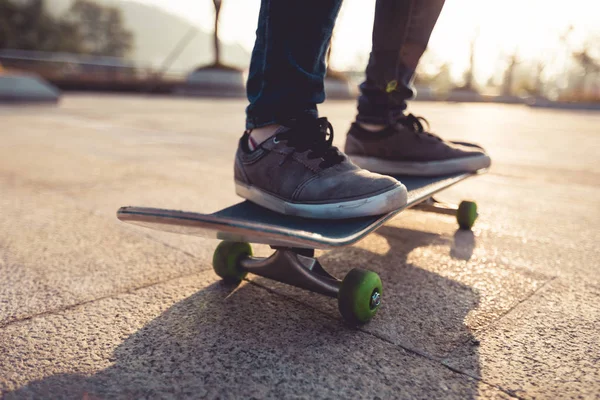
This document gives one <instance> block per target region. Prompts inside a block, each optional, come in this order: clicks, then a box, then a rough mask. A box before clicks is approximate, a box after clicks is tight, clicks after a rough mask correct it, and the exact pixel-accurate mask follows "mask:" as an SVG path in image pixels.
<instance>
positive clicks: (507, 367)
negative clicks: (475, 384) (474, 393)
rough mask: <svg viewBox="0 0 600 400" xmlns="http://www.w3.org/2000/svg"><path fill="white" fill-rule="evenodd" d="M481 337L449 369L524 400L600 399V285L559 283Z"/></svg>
mask: <svg viewBox="0 0 600 400" xmlns="http://www.w3.org/2000/svg"><path fill="white" fill-rule="evenodd" d="M475 336H476V339H477V341H475V342H473V343H469V344H466V345H464V346H462V347H461V348H460V349H458V350H457V351H456V352H455V353H453V354H452V355H451V356H450V357H448V359H447V360H446V361H445V362H446V364H447V365H450V366H451V367H452V368H455V369H457V370H460V371H463V372H465V373H467V374H469V375H471V376H476V377H480V378H482V379H484V380H485V381H486V382H490V383H493V384H495V385H499V386H501V387H503V388H504V389H506V390H508V391H510V392H511V393H513V394H515V395H517V396H519V397H522V398H548V399H549V398H558V397H560V398H586V399H593V398H596V399H597V398H599V397H600V385H598V382H600V368H599V366H600V288H599V287H597V286H592V285H587V284H585V283H580V284H579V285H576V286H574V285H565V284H564V282H561V280H559V279H557V280H554V281H553V282H551V283H550V284H549V285H547V286H546V287H544V288H543V289H542V290H540V291H539V292H538V293H536V295H535V296H533V297H532V298H531V299H529V301H528V302H527V303H523V304H521V305H519V306H518V307H516V308H515V309H514V310H513V311H512V312H511V313H510V314H508V315H506V316H505V317H504V318H502V319H501V320H500V321H498V322H497V323H496V324H495V325H494V326H492V327H490V328H489V329H487V330H485V331H483V332H481V333H476V334H475ZM474 355H477V359H478V360H477V362H473V360H474V358H473V357H474Z"/></svg>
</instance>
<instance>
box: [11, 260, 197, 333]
mask: <svg viewBox="0 0 600 400" xmlns="http://www.w3.org/2000/svg"><path fill="white" fill-rule="evenodd" d="M206 271H207V270H204V271H196V272H194V273H191V274H184V275H178V276H174V277H172V278H168V279H165V280H162V281H157V282H151V283H148V284H146V285H142V286H137V287H134V288H131V289H129V290H125V291H123V292H115V293H110V294H107V295H105V296H101V297H96V298H94V299H90V300H86V301H82V302H79V303H75V304H70V305H68V306H66V307H60V308H56V309H54V310H47V311H44V312H41V313H37V314H31V315H28V316H26V317H22V318H17V319H13V320H11V321H8V322H7V323H0V329H5V328H7V327H9V326H11V325H14V324H19V323H22V322H27V321H31V320H33V319H36V318H39V317H45V316H47V315H57V314H60V313H62V312H64V311H69V310H74V309H76V308H77V307H79V306H84V305H87V304H92V303H95V302H97V301H102V300H106V299H112V298H116V297H118V296H121V295H127V294H134V293H135V292H137V291H139V290H143V289H148V288H151V287H153V286H157V285H161V284H163V283H169V282H171V281H175V280H177V279H183V278H189V277H193V276H196V275H199V274H201V273H204V272H206Z"/></svg>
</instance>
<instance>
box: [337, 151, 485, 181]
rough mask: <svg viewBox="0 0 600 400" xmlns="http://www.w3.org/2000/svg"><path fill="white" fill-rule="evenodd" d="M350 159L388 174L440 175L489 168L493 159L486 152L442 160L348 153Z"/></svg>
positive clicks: (357, 163)
mask: <svg viewBox="0 0 600 400" xmlns="http://www.w3.org/2000/svg"><path fill="white" fill-rule="evenodd" d="M348 157H350V160H351V161H352V162H353V163H354V164H356V165H358V166H359V167H361V168H364V169H366V170H367V171H371V172H376V173H378V174H386V175H413V176H440V175H448V174H454V173H458V172H475V171H477V170H480V169H483V168H488V167H489V166H490V165H491V163H492V160H491V159H490V157H489V156H488V155H486V154H482V155H480V156H472V157H464V158H455V159H452V160H442V161H427V162H417V161H392V160H384V159H381V158H376V157H365V156H358V155H356V156H355V155H348Z"/></svg>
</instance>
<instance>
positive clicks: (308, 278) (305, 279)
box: [240, 247, 341, 298]
mask: <svg viewBox="0 0 600 400" xmlns="http://www.w3.org/2000/svg"><path fill="white" fill-rule="evenodd" d="M274 249H275V253H273V254H272V255H271V256H269V257H266V258H265V257H260V258H256V257H247V258H243V259H241V260H240V266H241V267H242V269H244V270H245V271H247V272H251V273H253V274H254V275H258V276H262V277H265V278H269V279H272V280H275V281H278V282H282V283H286V284H288V285H292V286H296V287H299V288H302V289H306V290H310V291H311V292H316V293H320V294H324V295H325V296H329V297H334V298H336V297H337V296H338V292H339V291H340V284H341V281H340V280H339V279H336V278H334V277H333V276H331V275H330V274H329V273H328V272H327V271H325V269H324V268H323V267H322V266H321V264H320V263H319V261H318V260H317V259H316V258H314V257H313V256H312V255H310V256H307V255H303V254H302V252H303V251H305V249H295V248H285V247H274ZM298 250H303V251H298ZM309 251H310V250H309ZM310 252H311V253H313V254H314V251H310Z"/></svg>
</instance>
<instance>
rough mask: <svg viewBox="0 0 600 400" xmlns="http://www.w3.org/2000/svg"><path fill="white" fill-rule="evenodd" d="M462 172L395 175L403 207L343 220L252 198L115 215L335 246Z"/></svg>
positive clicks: (194, 231) (192, 229) (206, 232)
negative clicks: (204, 208)
mask: <svg viewBox="0 0 600 400" xmlns="http://www.w3.org/2000/svg"><path fill="white" fill-rule="evenodd" d="M484 172H485V170H482V171H478V172H475V173H459V174H453V175H448V176H443V177H414V176H412V177H408V176H396V178H397V179H398V180H400V182H402V183H403V184H404V185H405V186H406V188H407V190H408V203H407V204H406V206H405V207H403V208H400V209H398V210H395V211H393V212H390V213H388V214H384V215H379V216H370V217H361V218H352V219H343V220H322V219H309V218H302V217H296V216H286V215H282V214H279V213H276V212H273V211H270V210H268V209H265V208H263V207H260V206H257V205H255V204H253V203H251V202H249V201H242V202H240V203H238V204H235V205H233V206H230V207H227V208H225V209H222V210H220V211H217V212H214V213H211V214H201V213H196V212H187V211H176V210H165V209H159V208H147V207H121V208H120V209H119V210H118V212H117V217H118V218H119V219H120V220H121V221H124V222H127V223H131V224H136V225H141V226H145V227H148V228H152V229H156V230H160V231H167V232H173V233H180V234H185V235H193V236H200V237H208V238H215V239H220V240H225V241H230V242H249V243H261V244H268V245H272V246H280V247H294V248H307V249H331V248H335V247H341V246H348V245H351V244H353V243H356V242H357V241H359V240H361V239H362V238H364V237H365V236H367V235H368V234H369V233H371V232H373V231H374V230H376V229H377V228H379V227H380V226H381V225H383V224H384V223H385V222H386V221H388V220H390V219H391V218H393V217H394V216H396V215H397V214H399V213H400V212H402V211H403V210H405V209H408V208H411V207H413V206H416V205H418V204H419V203H421V202H423V201H426V200H428V199H430V198H431V197H432V196H433V195H434V194H436V193H438V192H440V191H442V190H444V189H447V188H449V187H450V186H453V185H455V184H456V183H458V182H461V181H463V180H465V179H467V178H469V177H471V176H474V175H478V174H481V173H484Z"/></svg>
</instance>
